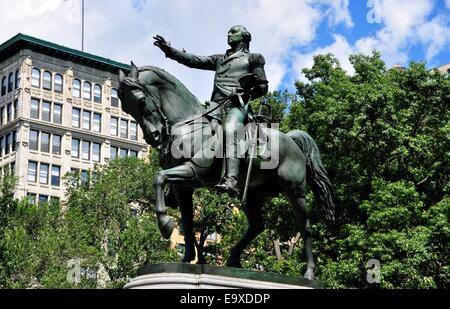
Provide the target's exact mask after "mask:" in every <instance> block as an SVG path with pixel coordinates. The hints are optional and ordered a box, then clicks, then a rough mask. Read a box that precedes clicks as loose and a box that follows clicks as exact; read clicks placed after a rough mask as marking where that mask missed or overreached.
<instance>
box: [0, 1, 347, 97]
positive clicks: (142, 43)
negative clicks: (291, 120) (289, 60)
mask: <svg viewBox="0 0 450 309" xmlns="http://www.w3.org/2000/svg"><path fill="white" fill-rule="evenodd" d="M35 2H36V1H34V0H17V1H0V20H1V24H2V27H0V41H2V42H3V41H5V40H7V39H9V38H10V37H12V36H14V35H15V34H17V33H18V32H22V33H26V34H30V35H33V36H36V37H39V38H42V39H45V40H49V41H52V42H55V43H57V44H61V45H65V46H69V47H73V48H77V49H79V48H80V46H81V43H80V42H81V26H80V20H79V19H80V15H79V12H80V5H79V4H80V2H81V0H41V1H40V4H39V5H36V4H35ZM85 8H86V15H85V49H86V51H87V52H90V53H93V54H98V55H100V56H104V57H107V58H111V59H114V60H118V61H122V62H126V63H128V62H129V61H130V60H134V61H135V62H136V63H137V64H138V65H146V64H152V65H156V66H159V67H162V68H164V69H166V70H167V71H169V72H171V73H172V74H174V75H175V76H177V77H178V78H179V79H180V80H181V81H182V82H183V83H185V84H186V86H187V87H188V88H189V89H190V90H191V91H192V92H193V93H194V94H195V95H196V96H198V97H199V99H201V100H207V99H209V96H210V94H211V91H212V86H213V85H212V84H213V74H214V73H213V72H205V71H199V70H192V69H189V68H186V67H184V66H182V65H180V64H178V63H176V62H174V61H171V60H169V59H165V58H164V56H163V54H162V53H161V52H160V51H159V49H157V48H156V47H154V46H153V39H152V36H153V35H154V34H161V35H163V36H164V37H166V38H167V39H168V40H170V41H171V42H172V45H173V46H174V47H178V48H185V49H186V50H188V51H190V52H193V53H196V54H200V55H209V54H213V53H220V52H224V51H225V50H226V49H227V48H228V46H227V44H226V33H227V31H228V29H229V28H230V27H231V26H232V25H235V24H243V25H245V26H246V27H247V28H248V30H249V31H250V32H251V33H252V36H253V40H252V45H251V51H253V52H260V53H262V54H263V55H264V56H265V58H266V62H267V64H266V73H267V76H268V79H269V82H270V83H269V85H270V88H271V89H276V88H277V87H278V86H279V85H280V83H281V81H282V79H283V77H284V76H285V74H286V72H287V71H288V70H289V68H288V67H287V66H286V57H288V56H289V55H290V51H291V50H292V49H293V48H294V47H296V46H305V45H308V44H310V43H311V42H313V41H314V40H315V39H316V35H317V34H316V31H317V29H318V27H319V26H320V24H321V23H322V22H323V21H324V20H328V21H329V23H330V24H331V26H336V25H338V24H340V23H343V24H344V25H346V26H347V27H351V26H352V24H353V23H352V20H351V16H350V13H349V11H348V0H334V1H331V2H328V1H319V2H317V1H312V0H279V1H269V0H248V1H239V0H230V1H227V2H222V1H220V2H213V1H210V0H196V1H192V0H166V1H145V0H117V1H113V2H112V1H107V0H97V1H85ZM3 25H8V26H7V27H5V26H3Z"/></svg>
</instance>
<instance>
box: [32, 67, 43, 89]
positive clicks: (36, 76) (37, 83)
mask: <svg viewBox="0 0 450 309" xmlns="http://www.w3.org/2000/svg"><path fill="white" fill-rule="evenodd" d="M31 86H33V87H37V88H40V87H41V71H40V70H39V69H36V68H33V70H32V71H31Z"/></svg>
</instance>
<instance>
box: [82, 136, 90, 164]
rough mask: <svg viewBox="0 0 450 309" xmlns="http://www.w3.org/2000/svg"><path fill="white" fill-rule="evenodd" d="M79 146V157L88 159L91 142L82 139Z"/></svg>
mask: <svg viewBox="0 0 450 309" xmlns="http://www.w3.org/2000/svg"><path fill="white" fill-rule="evenodd" d="M81 143H82V146H81V151H82V152H81V158H82V159H84V160H89V159H90V158H91V156H90V154H91V142H88V141H82V142H81Z"/></svg>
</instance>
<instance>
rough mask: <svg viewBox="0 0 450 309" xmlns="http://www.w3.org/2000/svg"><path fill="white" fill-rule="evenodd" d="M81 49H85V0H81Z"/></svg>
mask: <svg viewBox="0 0 450 309" xmlns="http://www.w3.org/2000/svg"><path fill="white" fill-rule="evenodd" d="M81 51H84V0H81Z"/></svg>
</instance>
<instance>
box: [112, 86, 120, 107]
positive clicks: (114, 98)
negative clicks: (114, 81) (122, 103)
mask: <svg viewBox="0 0 450 309" xmlns="http://www.w3.org/2000/svg"><path fill="white" fill-rule="evenodd" d="M111 106H114V107H119V97H118V95H117V89H114V88H113V89H111Z"/></svg>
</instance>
